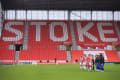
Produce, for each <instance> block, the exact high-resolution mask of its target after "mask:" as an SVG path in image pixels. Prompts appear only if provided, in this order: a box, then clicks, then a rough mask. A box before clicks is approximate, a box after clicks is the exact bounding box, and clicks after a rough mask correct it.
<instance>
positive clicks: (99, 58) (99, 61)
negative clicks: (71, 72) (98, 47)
mask: <svg viewBox="0 0 120 80" xmlns="http://www.w3.org/2000/svg"><path fill="white" fill-rule="evenodd" d="M94 65H95V66H96V69H94ZM80 69H84V70H87V69H88V71H92V70H96V71H101V72H104V56H103V55H102V54H100V55H95V57H94V56H93V55H92V54H88V55H84V56H81V57H80Z"/></svg>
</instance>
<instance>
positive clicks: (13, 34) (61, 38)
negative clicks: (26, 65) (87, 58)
mask: <svg viewBox="0 0 120 80" xmlns="http://www.w3.org/2000/svg"><path fill="white" fill-rule="evenodd" d="M27 23H28V25H27V26H28V27H29V28H28V35H27V36H25V37H24V35H26V33H25V31H26V28H25V26H26V21H17V20H16V21H15V20H13V21H11V20H10V21H9V20H6V21H4V28H3V31H2V37H1V41H0V45H1V46H0V51H1V53H0V62H1V61H2V60H9V61H10V60H14V56H15V50H9V47H10V45H11V44H18V43H19V44H24V43H25V42H24V39H25V38H26V37H28V41H27V42H28V49H27V50H25V49H24V48H23V50H20V56H19V60H20V61H27V60H33V61H34V60H55V58H56V60H64V61H66V60H67V52H66V50H60V49H59V46H60V44H63V43H64V42H70V43H72V42H73V41H72V39H71V30H70V29H71V28H70V25H69V21H27ZM100 27H101V28H100ZM73 28H74V32H75V35H74V36H75V39H76V43H77V46H80V47H81V48H82V49H81V50H80V49H78V50H74V49H73V50H71V57H72V61H76V60H78V61H79V58H80V56H81V55H84V54H86V53H87V54H88V53H90V51H93V52H92V54H94V55H96V54H99V53H101V51H102V53H103V55H104V56H106V60H105V61H106V62H120V58H119V57H118V54H117V51H115V50H104V47H107V45H111V44H110V43H111V42H113V41H118V40H119V38H118V35H117V32H116V30H115V27H114V23H113V22H112V21H109V22H104V21H101V22H99V21H92V22H91V21H74V25H73ZM83 31H84V32H83ZM105 31H106V32H105ZM102 33H103V34H102ZM26 39H27V38H26ZM88 47H91V48H92V49H94V50H85V49H88ZM96 47H99V49H101V50H95V48H96ZM86 51H88V52H86ZM13 62H14V61H13Z"/></svg>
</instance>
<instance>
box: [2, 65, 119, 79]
mask: <svg viewBox="0 0 120 80" xmlns="http://www.w3.org/2000/svg"><path fill="white" fill-rule="evenodd" d="M79 67H80V66H79V65H0V80H120V64H105V72H95V71H93V72H88V71H84V70H80V69H79Z"/></svg>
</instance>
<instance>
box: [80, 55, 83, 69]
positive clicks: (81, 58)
mask: <svg viewBox="0 0 120 80" xmlns="http://www.w3.org/2000/svg"><path fill="white" fill-rule="evenodd" d="M82 68H83V56H81V57H80V69H82Z"/></svg>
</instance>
